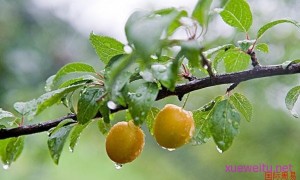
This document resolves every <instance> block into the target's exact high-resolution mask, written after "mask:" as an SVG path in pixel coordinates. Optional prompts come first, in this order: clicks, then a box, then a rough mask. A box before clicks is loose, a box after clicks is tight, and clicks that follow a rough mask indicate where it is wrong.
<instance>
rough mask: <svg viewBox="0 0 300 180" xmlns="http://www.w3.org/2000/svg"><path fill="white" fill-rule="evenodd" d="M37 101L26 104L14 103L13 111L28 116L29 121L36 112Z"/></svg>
mask: <svg viewBox="0 0 300 180" xmlns="http://www.w3.org/2000/svg"><path fill="white" fill-rule="evenodd" d="M36 108H37V101H36V100H35V99H33V100H31V101H27V102H16V103H15V104H14V109H15V110H16V111H17V112H18V113H20V114H21V115H28V116H30V118H29V119H31V118H32V117H33V116H34V114H35V111H36Z"/></svg>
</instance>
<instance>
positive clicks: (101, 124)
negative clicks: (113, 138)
mask: <svg viewBox="0 0 300 180" xmlns="http://www.w3.org/2000/svg"><path fill="white" fill-rule="evenodd" d="M110 128H111V124H110V123H106V122H104V121H103V120H101V119H100V120H99V121H98V129H99V131H100V132H101V133H102V134H103V135H106V134H107V133H108V132H109V130H110Z"/></svg>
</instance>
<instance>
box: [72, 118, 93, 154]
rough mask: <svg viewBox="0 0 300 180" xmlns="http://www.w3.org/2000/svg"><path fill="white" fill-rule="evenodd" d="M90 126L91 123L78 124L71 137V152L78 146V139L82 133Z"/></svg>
mask: <svg viewBox="0 0 300 180" xmlns="http://www.w3.org/2000/svg"><path fill="white" fill-rule="evenodd" d="M88 125H89V123H85V124H76V125H75V126H74V128H73V130H72V132H71V135H70V145H69V148H70V151H71V152H73V151H74V148H75V146H76V145H77V142H78V139H79V137H80V135H81V133H82V131H83V130H84V129H85V128H86V127H87V126H88Z"/></svg>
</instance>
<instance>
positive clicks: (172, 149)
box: [167, 148, 175, 152]
mask: <svg viewBox="0 0 300 180" xmlns="http://www.w3.org/2000/svg"><path fill="white" fill-rule="evenodd" d="M167 150H168V151H170V152H171V151H174V150H175V148H167Z"/></svg>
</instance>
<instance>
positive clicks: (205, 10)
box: [192, 0, 212, 28]
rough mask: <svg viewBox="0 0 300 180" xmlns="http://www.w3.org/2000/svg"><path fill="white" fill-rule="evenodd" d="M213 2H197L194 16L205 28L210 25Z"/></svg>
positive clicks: (202, 0) (203, 0)
mask: <svg viewBox="0 0 300 180" xmlns="http://www.w3.org/2000/svg"><path fill="white" fill-rule="evenodd" d="M211 3H212V0H198V3H197V4H196V6H195V8H194V10H193V13H192V17H193V18H195V19H196V20H197V21H198V23H199V24H200V25H201V26H202V27H204V28H206V27H207V25H208V19H209V11H210V6H211Z"/></svg>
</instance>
